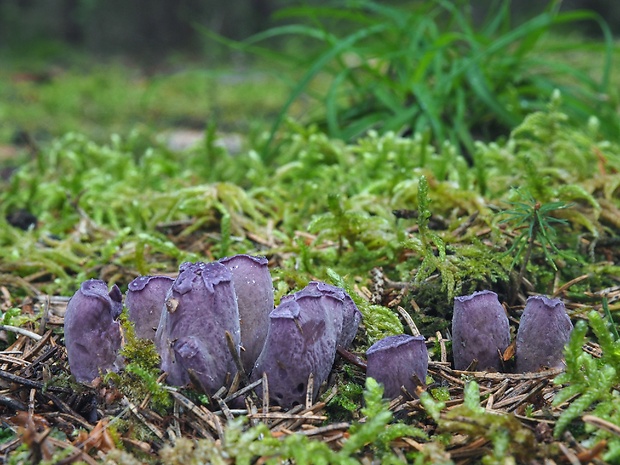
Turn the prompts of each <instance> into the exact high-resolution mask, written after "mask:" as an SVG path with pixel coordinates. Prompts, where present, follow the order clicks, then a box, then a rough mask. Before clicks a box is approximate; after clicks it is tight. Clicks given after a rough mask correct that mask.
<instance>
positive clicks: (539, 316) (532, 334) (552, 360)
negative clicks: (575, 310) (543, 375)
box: [516, 296, 573, 373]
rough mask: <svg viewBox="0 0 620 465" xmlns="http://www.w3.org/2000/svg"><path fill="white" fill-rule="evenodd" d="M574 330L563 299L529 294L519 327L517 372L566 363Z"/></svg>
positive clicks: (563, 365)
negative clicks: (565, 359)
mask: <svg viewBox="0 0 620 465" xmlns="http://www.w3.org/2000/svg"><path fill="white" fill-rule="evenodd" d="M572 331H573V323H572V322H571V321H570V318H569V316H568V315H567V314H566V308H565V307H564V303H563V302H562V301H561V300H560V299H550V298H548V297H546V296H532V297H529V298H528V299H527V302H526V304H525V309H524V310H523V314H522V315H521V320H520V322H519V330H518V331H517V344H516V360H517V365H516V370H517V372H519V373H525V372H530V371H538V370H540V369H541V368H543V367H549V368H563V367H565V366H566V364H565V362H564V347H565V346H566V344H567V343H568V340H569V339H570V335H571V332H572Z"/></svg>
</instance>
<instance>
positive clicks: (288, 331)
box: [252, 291, 342, 408]
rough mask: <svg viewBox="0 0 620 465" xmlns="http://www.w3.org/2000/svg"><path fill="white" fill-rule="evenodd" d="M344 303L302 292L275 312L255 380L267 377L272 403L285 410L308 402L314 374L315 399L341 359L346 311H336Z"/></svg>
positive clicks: (289, 298) (254, 373)
mask: <svg viewBox="0 0 620 465" xmlns="http://www.w3.org/2000/svg"><path fill="white" fill-rule="evenodd" d="M340 305H342V301H341V300H340V299H337V298H335V297H333V296H330V295H326V294H323V293H318V292H317V293H310V292H303V291H302V292H299V293H297V294H293V295H291V296H286V298H283V299H282V301H281V302H280V305H278V307H276V309H275V310H274V311H272V312H271V314H270V316H269V319H270V322H269V331H268V333H267V339H266V341H265V346H264V348H263V350H262V352H261V354H260V356H259V357H258V360H257V362H256V365H255V366H254V370H253V371H252V378H253V379H259V378H261V377H262V376H263V373H265V374H266V375H267V380H268V383H269V397H270V398H271V400H272V401H273V402H275V403H277V404H278V405H280V406H281V407H284V408H289V407H292V406H294V405H296V404H303V403H304V401H305V398H306V391H307V389H308V378H309V376H310V374H311V373H312V374H313V376H314V381H313V390H312V396H313V399H314V398H316V396H317V394H318V391H319V387H320V385H321V384H322V383H323V382H324V381H325V380H327V377H328V376H329V373H330V371H331V368H332V364H333V363H334V359H335V357H336V343H337V340H338V335H339V334H340V333H341V331H342V313H341V312H340V311H337V310H336V308H335V307H338V306H340Z"/></svg>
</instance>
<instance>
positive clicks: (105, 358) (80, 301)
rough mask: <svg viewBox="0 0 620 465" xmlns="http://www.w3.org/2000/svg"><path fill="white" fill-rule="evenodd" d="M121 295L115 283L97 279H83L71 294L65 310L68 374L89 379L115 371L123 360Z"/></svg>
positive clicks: (80, 380)
mask: <svg viewBox="0 0 620 465" xmlns="http://www.w3.org/2000/svg"><path fill="white" fill-rule="evenodd" d="M122 301H123V296H122V294H121V291H120V290H119V288H118V287H117V286H116V285H114V286H112V289H111V290H110V291H109V292H108V286H107V284H106V283H105V282H103V281H101V280H99V279H89V280H88V281H84V282H83V283H82V285H81V286H80V289H79V290H78V291H77V292H76V293H75V294H74V295H73V297H71V300H69V303H68V305H67V311H66V313H65V345H66V347H67V355H68V357H69V368H70V370H71V374H72V375H73V376H75V379H76V380H77V381H79V382H83V383H90V382H92V381H93V380H94V379H95V378H96V377H97V376H99V373H100V372H105V371H117V370H118V369H119V367H120V365H121V364H122V362H121V359H120V358H119V355H118V351H119V349H120V347H121V327H120V324H119V322H118V321H117V320H118V317H119V315H120V314H121V312H122V310H123V303H122Z"/></svg>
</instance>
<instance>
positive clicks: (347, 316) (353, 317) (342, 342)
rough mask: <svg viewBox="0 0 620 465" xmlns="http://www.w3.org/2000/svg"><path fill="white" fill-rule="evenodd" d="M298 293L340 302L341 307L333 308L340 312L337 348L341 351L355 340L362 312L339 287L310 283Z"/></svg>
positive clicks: (318, 282) (317, 282) (322, 283)
mask: <svg viewBox="0 0 620 465" xmlns="http://www.w3.org/2000/svg"><path fill="white" fill-rule="evenodd" d="M300 292H308V293H311V292H318V293H320V294H321V295H329V296H331V297H334V298H336V299H339V300H340V301H341V302H342V305H340V306H338V307H334V309H335V310H336V311H341V312H342V331H341V332H340V335H339V336H338V343H337V344H338V347H342V348H343V349H346V348H348V347H349V346H350V345H351V343H352V342H353V339H355V335H356V334H357V329H358V327H359V324H360V322H361V321H362V312H360V311H359V309H358V308H357V305H355V302H353V299H352V298H351V296H350V295H349V294H347V292H346V291H345V290H344V289H342V288H340V287H336V286H332V285H331V284H327V283H324V282H320V281H310V282H309V283H308V285H307V286H306V287H305V288H304V289H302V290H301V291H300Z"/></svg>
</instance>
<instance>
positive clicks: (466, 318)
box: [452, 291, 510, 371]
mask: <svg viewBox="0 0 620 465" xmlns="http://www.w3.org/2000/svg"><path fill="white" fill-rule="evenodd" d="M509 344H510V325H509V323H508V317H507V316H506V312H505V311H504V307H502V304H500V303H499V300H498V298H497V294H496V293H495V292H492V291H480V292H474V293H473V294H471V295H466V296H460V297H455V299H454V315H453V317H452V352H453V356H454V367H455V368H456V369H457V370H465V369H466V368H467V367H468V366H469V365H470V364H471V363H472V361H473V360H474V359H475V360H477V361H478V364H477V369H478V370H481V371H483V370H492V371H499V370H500V369H501V354H502V353H503V352H504V351H505V350H506V348H507V347H508V345H509Z"/></svg>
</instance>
